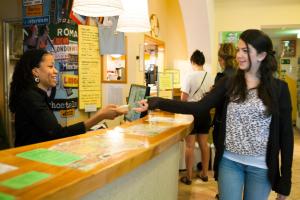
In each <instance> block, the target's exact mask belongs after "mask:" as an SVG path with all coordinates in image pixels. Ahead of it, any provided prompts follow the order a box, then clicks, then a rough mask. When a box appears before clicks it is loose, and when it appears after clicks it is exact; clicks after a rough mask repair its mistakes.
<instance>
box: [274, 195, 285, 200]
mask: <svg viewBox="0 0 300 200" xmlns="http://www.w3.org/2000/svg"><path fill="white" fill-rule="evenodd" d="M286 198H287V196H284V195H282V194H277V197H276V200H285V199H286Z"/></svg>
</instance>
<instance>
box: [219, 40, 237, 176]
mask: <svg viewBox="0 0 300 200" xmlns="http://www.w3.org/2000/svg"><path fill="white" fill-rule="evenodd" d="M218 62H219V64H220V67H221V70H222V71H221V72H218V73H217V75H216V77H215V84H214V85H216V84H217V83H218V81H220V80H221V79H222V78H223V77H228V78H229V77H232V76H234V75H235V73H236V69H237V66H238V64H237V61H236V47H235V46H234V44H233V43H222V44H221V45H220V48H219V51H218ZM221 119H222V105H221V106H219V107H216V110H215V115H214V119H213V142H214V145H215V146H216V142H217V136H218V132H219V129H220V124H221ZM214 171H215V173H214V177H215V179H217V174H218V173H217V169H215V167H214Z"/></svg>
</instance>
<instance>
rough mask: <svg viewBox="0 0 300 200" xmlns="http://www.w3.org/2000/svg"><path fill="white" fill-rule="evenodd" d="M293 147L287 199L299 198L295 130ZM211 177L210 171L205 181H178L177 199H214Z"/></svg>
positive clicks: (299, 141) (299, 152) (299, 138)
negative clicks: (289, 187) (291, 175)
mask: <svg viewBox="0 0 300 200" xmlns="http://www.w3.org/2000/svg"><path fill="white" fill-rule="evenodd" d="M294 147H295V148H294V160H293V177H292V190H291V194H290V196H289V197H288V198H287V199H288V200H300V132H299V131H297V130H296V131H295V145H294ZM184 174H185V172H180V176H181V175H184ZM194 175H196V173H194ZM212 177H213V174H212V172H210V179H209V181H208V182H206V183H205V182H202V181H201V180H200V179H196V178H194V179H193V183H192V185H189V186H188V185H185V184H182V183H181V182H180V181H179V184H178V185H179V192H178V200H214V199H215V195H216V192H217V184H216V182H215V181H214V179H213V178H212ZM275 198H276V194H275V193H274V192H272V193H271V195H270V197H269V200H274V199H275Z"/></svg>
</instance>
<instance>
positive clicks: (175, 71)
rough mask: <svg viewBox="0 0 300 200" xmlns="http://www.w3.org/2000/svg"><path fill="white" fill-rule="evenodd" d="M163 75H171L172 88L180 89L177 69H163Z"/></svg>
mask: <svg viewBox="0 0 300 200" xmlns="http://www.w3.org/2000/svg"><path fill="white" fill-rule="evenodd" d="M164 73H172V74H173V78H174V88H180V71H179V70H178V69H164Z"/></svg>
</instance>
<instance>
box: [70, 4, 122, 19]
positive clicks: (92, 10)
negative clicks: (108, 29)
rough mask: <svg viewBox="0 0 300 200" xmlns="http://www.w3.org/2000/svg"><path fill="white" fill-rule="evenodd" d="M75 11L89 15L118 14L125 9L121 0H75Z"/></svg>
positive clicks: (104, 15) (73, 8)
mask: <svg viewBox="0 0 300 200" xmlns="http://www.w3.org/2000/svg"><path fill="white" fill-rule="evenodd" d="M72 10H73V12H75V13H78V14H80V15H83V16H88V17H106V16H117V15H120V14H121V13H122V11H123V6H122V3H121V0H74V2H73V7H72Z"/></svg>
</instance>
